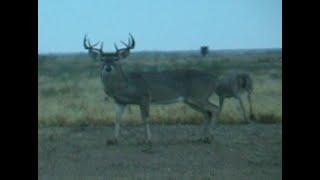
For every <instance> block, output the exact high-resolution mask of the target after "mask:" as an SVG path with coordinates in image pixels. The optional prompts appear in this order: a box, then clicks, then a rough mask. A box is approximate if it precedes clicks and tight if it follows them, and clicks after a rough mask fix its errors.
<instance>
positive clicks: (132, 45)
mask: <svg viewBox="0 0 320 180" xmlns="http://www.w3.org/2000/svg"><path fill="white" fill-rule="evenodd" d="M129 36H130V37H131V40H132V41H131V43H130V48H131V49H133V48H134V46H135V44H136V43H135V40H134V38H133V36H132V34H131V33H129Z"/></svg>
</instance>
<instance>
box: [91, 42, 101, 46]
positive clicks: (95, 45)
mask: <svg viewBox="0 0 320 180" xmlns="http://www.w3.org/2000/svg"><path fill="white" fill-rule="evenodd" d="M99 43H100V41H98V42H97V43H95V44H94V45H92V47H95V46H97V45H98V44H99Z"/></svg>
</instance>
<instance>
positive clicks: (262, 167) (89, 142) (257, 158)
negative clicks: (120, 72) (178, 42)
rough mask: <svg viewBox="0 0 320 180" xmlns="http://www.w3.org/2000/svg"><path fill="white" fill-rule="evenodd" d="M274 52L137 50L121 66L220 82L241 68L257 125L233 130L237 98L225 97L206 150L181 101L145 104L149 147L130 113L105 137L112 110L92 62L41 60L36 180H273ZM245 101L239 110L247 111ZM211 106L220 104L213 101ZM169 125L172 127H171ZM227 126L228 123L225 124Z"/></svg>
mask: <svg viewBox="0 0 320 180" xmlns="http://www.w3.org/2000/svg"><path fill="white" fill-rule="evenodd" d="M281 58H282V57H281V50H237V51H214V52H211V53H210V55H209V56H208V57H206V58H201V57H200V55H199V52H190V51H189V52H138V53H132V54H131V56H130V58H128V59H127V60H125V61H123V62H122V63H123V69H124V70H125V71H162V70H165V69H175V68H189V69H200V70H203V71H207V72H210V73H216V74H218V75H223V74H224V73H227V72H228V71H233V70H243V71H247V72H249V73H251V74H252V77H253V79H254V94H253V105H254V106H253V110H254V114H255V116H256V121H258V122H264V123H269V124H262V123H250V124H241V122H242V116H241V113H240V112H239V111H238V110H237V108H236V105H235V100H231V99H230V100H226V101H225V105H224V109H223V111H222V114H221V116H220V117H219V122H220V123H218V124H217V126H215V127H212V128H214V131H213V135H214V140H213V142H212V143H211V144H204V143H199V142H198V139H199V138H201V137H202V131H203V130H202V126H199V125H197V124H199V123H201V122H202V119H203V117H202V115H201V114H200V113H198V112H196V111H194V110H193V109H191V108H190V107H188V106H186V105H184V104H181V103H176V104H171V105H154V106H152V107H151V117H150V118H151V122H152V125H151V126H150V129H151V133H152V146H151V147H152V148H150V147H149V146H146V145H145V144H143V143H141V142H142V140H143V139H144V138H145V136H144V127H143V126H136V125H140V124H141V123H142V122H141V120H140V113H139V110H138V107H137V106H129V107H128V108H127V110H126V111H125V114H124V119H123V122H121V124H122V125H121V131H120V137H119V138H120V139H119V144H118V145H109V144H108V143H106V142H107V141H108V139H110V138H112V137H113V131H114V129H113V125H112V124H113V119H114V118H115V105H114V103H113V101H112V100H111V99H110V98H109V100H108V101H105V97H106V95H105V94H104V92H103V87H102V83H101V82H100V77H99V62H96V61H93V60H92V59H90V58H89V57H88V56H87V55H86V54H71V55H39V59H38V122H39V123H38V125H39V128H38V178H39V179H46V180H49V179H59V180H62V179H68V180H70V179H137V180H138V179H150V180H151V179H152V180H153V179H219V180H220V179H228V180H233V179H235V180H242V179H243V180H247V179H261V180H264V179H266V180H267V179H274V180H276V179H281V176H282V169H281V167H282V146H281V145H282V123H281V122H282V64H281V61H280V59H281ZM243 99H244V100H245V102H246V109H247V110H248V104H247V101H246V99H245V96H244V97H243ZM210 101H211V102H213V103H215V104H217V105H218V98H217V95H214V94H213V95H212V97H211V99H210ZM169 124H173V125H169ZM231 124H232V125H231Z"/></svg>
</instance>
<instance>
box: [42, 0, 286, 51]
mask: <svg viewBox="0 0 320 180" xmlns="http://www.w3.org/2000/svg"><path fill="white" fill-rule="evenodd" d="M38 2H39V7H38V17H39V24H38V33H39V34H38V43H39V46H38V50H39V53H59V52H60V53H61V52H85V50H84V48H83V45H82V41H83V37H84V35H85V33H88V36H89V38H90V40H91V41H92V42H95V41H98V40H99V41H103V42H104V50H105V51H113V50H114V48H113V43H114V42H116V43H118V46H121V43H120V40H123V41H127V38H128V34H129V32H130V33H131V34H132V35H133V36H134V37H135V39H136V48H135V49H134V51H141V50H197V49H199V47H200V46H201V45H208V46H209V48H210V49H247V48H282V2H281V0H219V1H218V0H158V1H151V0H38Z"/></svg>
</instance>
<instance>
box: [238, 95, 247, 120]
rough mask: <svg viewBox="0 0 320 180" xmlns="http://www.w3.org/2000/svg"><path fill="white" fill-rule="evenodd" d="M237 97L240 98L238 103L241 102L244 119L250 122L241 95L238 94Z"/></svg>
mask: <svg viewBox="0 0 320 180" xmlns="http://www.w3.org/2000/svg"><path fill="white" fill-rule="evenodd" d="M236 98H237V100H238V103H239V105H240V108H241V111H242V113H243V118H244V121H245V122H249V121H248V119H247V114H246V110H245V108H244V105H243V102H242V100H241V98H240V96H237V97H236Z"/></svg>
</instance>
